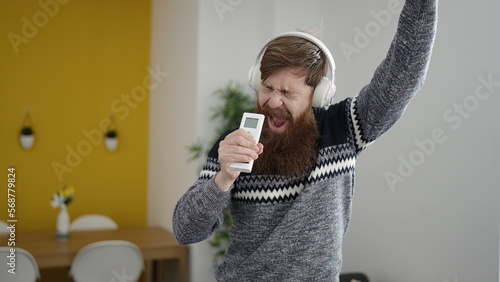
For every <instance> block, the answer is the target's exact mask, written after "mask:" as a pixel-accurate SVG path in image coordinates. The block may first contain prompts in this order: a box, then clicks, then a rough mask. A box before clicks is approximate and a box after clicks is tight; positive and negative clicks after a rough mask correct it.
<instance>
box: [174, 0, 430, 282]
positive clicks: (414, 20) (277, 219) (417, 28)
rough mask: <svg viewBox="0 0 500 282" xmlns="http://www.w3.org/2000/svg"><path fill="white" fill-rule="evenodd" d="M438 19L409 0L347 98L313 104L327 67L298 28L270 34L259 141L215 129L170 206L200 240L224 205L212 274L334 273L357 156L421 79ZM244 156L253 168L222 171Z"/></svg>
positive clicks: (236, 277)
mask: <svg viewBox="0 0 500 282" xmlns="http://www.w3.org/2000/svg"><path fill="white" fill-rule="evenodd" d="M436 22H437V0H407V1H406V3H405V5H404V7H403V11H402V13H401V16H400V19H399V26H398V30H397V33H396V36H395V38H394V40H393V42H392V44H391V47H390V49H389V52H388V54H387V57H386V58H385V59H384V60H383V61H382V63H381V64H380V66H379V67H378V68H377V70H376V71H375V74H374V76H373V78H372V80H371V82H370V83H369V84H368V85H367V86H365V87H364V88H363V89H362V90H361V91H360V93H359V94H358V95H357V96H356V97H355V98H347V99H345V100H343V101H340V102H338V103H337V104H334V105H330V106H327V107H321V108H320V107H312V101H313V95H316V93H315V90H316V88H317V86H318V85H319V84H320V82H321V80H322V78H323V77H324V76H325V75H326V73H327V65H328V62H327V59H326V55H325V54H324V52H322V50H321V48H319V47H318V46H317V45H315V44H314V43H313V42H311V41H309V40H307V39H304V38H301V37H296V36H285V37H279V38H277V39H275V40H273V41H272V42H271V43H270V44H269V45H268V46H267V48H266V50H265V52H264V54H263V56H262V60H261V67H260V71H261V77H260V78H261V85H260V89H259V92H258V103H257V112H259V113H263V114H264V115H265V116H266V121H265V123H264V129H263V133H262V136H261V143H259V144H256V143H255V141H254V140H253V139H252V138H251V137H250V136H249V135H248V134H247V133H246V132H245V131H244V130H233V131H230V132H228V133H226V134H224V135H223V136H221V138H220V140H219V142H217V143H216V144H215V145H214V147H213V149H212V150H211V152H210V154H209V156H208V159H207V163H206V165H205V166H204V169H203V171H202V172H201V174H200V177H199V179H198V180H197V181H196V183H194V185H193V186H192V187H190V188H189V190H188V191H187V192H186V193H185V194H184V196H183V197H182V198H181V199H180V200H179V202H178V203H177V206H176V208H175V211H174V217H173V228H174V233H175V236H176V238H177V240H178V241H179V242H180V243H181V244H191V243H195V242H199V241H202V240H204V239H206V238H208V237H209V236H210V235H211V234H212V233H213V232H214V231H215V230H216V229H217V228H218V227H219V226H220V224H221V223H222V213H223V211H224V209H225V208H226V207H228V206H230V208H231V217H232V220H233V225H232V227H231V229H230V234H229V235H230V245H229V247H228V249H227V251H226V260H225V261H224V263H222V265H221V266H219V267H218V269H217V270H216V278H217V280H219V281H338V276H339V273H340V270H341V265H342V239H343V236H344V234H345V232H346V231H347V227H348V225H349V220H350V216H351V204H352V197H353V189H354V167H355V162H356V159H357V157H358V155H359V154H360V152H361V151H362V150H364V149H365V148H366V146H367V145H368V144H370V143H371V142H373V141H374V140H375V139H376V138H378V137H379V136H380V135H381V134H383V133H384V132H386V131H387V130H388V129H389V128H390V127H391V126H392V125H393V124H394V123H395V122H396V121H397V120H398V119H399V117H400V116H401V115H402V114H403V112H404V109H405V107H406V105H407V104H408V103H409V102H410V100H411V99H412V97H413V96H414V95H415V94H416V92H417V91H418V90H419V88H420V87H421V86H422V84H423V82H424V79H425V75H426V72H427V67H428V63H429V59H430V55H431V51H432V46H433V42H434V37H435V31H436ZM313 93H314V94H313ZM251 159H254V160H255V162H254V168H253V171H252V173H251V174H244V173H239V172H236V171H232V170H230V169H229V165H230V164H231V163H233V162H246V161H250V160H251Z"/></svg>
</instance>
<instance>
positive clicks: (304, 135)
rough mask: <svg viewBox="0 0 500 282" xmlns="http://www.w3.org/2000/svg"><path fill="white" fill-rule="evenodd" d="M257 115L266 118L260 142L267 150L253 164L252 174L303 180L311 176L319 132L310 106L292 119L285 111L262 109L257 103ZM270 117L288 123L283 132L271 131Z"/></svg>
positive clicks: (316, 152) (316, 156)
mask: <svg viewBox="0 0 500 282" xmlns="http://www.w3.org/2000/svg"><path fill="white" fill-rule="evenodd" d="M256 111H257V113H260V114H263V115H265V116H266V121H265V122H264V126H263V128H262V134H261V137H260V140H259V142H260V143H262V144H263V145H264V151H263V152H262V154H261V155H259V158H258V159H257V160H255V162H254V170H253V172H252V174H257V175H280V176H287V177H300V176H303V175H306V174H309V173H310V172H311V171H312V169H313V167H314V164H315V163H316V160H317V158H318V146H319V138H320V134H319V130H318V126H317V123H316V119H315V118H314V114H313V110H312V108H311V107H307V109H306V110H305V111H304V113H302V114H301V115H300V116H299V117H297V118H295V119H293V117H292V115H291V114H290V113H289V112H288V111H287V110H285V109H283V108H280V109H271V108H270V107H269V106H268V105H267V104H265V105H264V107H261V106H260V105H259V103H258V102H257V110H256ZM270 115H273V116H275V117H279V118H284V119H286V120H288V124H287V128H286V129H285V131H284V132H280V133H277V132H274V131H273V130H271V129H270V128H269V124H268V120H267V119H268V118H269V116H270Z"/></svg>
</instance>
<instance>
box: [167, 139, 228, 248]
mask: <svg viewBox="0 0 500 282" xmlns="http://www.w3.org/2000/svg"><path fill="white" fill-rule="evenodd" d="M223 137H224V136H223ZM223 137H221V139H219V141H217V142H216V144H215V145H214V147H213V148H212V150H211V151H210V153H209V155H208V159H207V162H206V163H205V166H204V167H203V170H202V171H201V173H200V176H199V178H198V180H197V181H196V182H195V183H194V185H193V186H191V187H190V188H189V189H188V191H187V192H186V193H185V194H184V195H183V196H182V197H181V198H180V199H179V201H178V202H177V205H176V206H175V209H174V214H173V220H172V225H173V226H172V227H173V231H174V235H175V238H176V239H177V241H178V242H179V243H180V244H182V245H187V244H193V243H198V242H201V241H203V240H205V239H207V238H208V237H210V236H211V235H212V234H213V233H214V232H215V230H217V229H218V228H219V227H220V226H221V224H222V222H223V219H224V215H223V212H224V210H225V209H226V208H227V207H228V206H229V204H230V203H231V190H229V191H227V192H224V191H221V190H220V189H219V188H218V187H217V185H216V184H215V175H216V174H217V172H218V171H220V164H219V161H218V154H217V151H218V148H219V146H218V144H219V142H220V140H222V139H223Z"/></svg>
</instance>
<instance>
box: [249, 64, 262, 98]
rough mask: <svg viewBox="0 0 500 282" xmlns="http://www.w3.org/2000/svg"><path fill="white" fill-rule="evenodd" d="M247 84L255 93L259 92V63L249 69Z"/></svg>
mask: <svg viewBox="0 0 500 282" xmlns="http://www.w3.org/2000/svg"><path fill="white" fill-rule="evenodd" d="M248 84H249V85H250V87H252V88H253V89H254V90H255V91H257V92H259V89H260V84H261V81H260V63H258V64H257V65H255V66H253V67H251V68H250V71H249V72H248Z"/></svg>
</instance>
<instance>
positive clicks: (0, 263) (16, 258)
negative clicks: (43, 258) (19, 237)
mask: <svg viewBox="0 0 500 282" xmlns="http://www.w3.org/2000/svg"><path fill="white" fill-rule="evenodd" d="M11 249H12V250H14V252H11ZM14 273H15V274H14ZM39 279H40V270H39V269H38V264H37V263H36V260H35V259H34V258H33V256H32V255H31V254H30V253H29V252H28V251H26V250H24V249H21V248H18V247H15V248H14V247H12V248H11V247H0V281H9V282H17V281H19V282H34V281H37V280H39Z"/></svg>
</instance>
